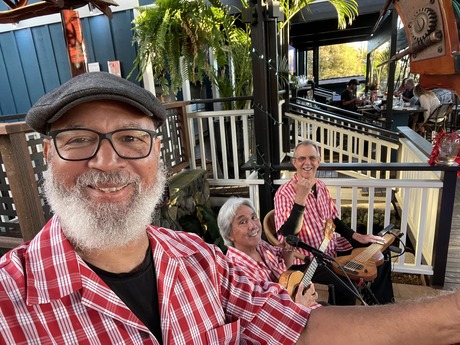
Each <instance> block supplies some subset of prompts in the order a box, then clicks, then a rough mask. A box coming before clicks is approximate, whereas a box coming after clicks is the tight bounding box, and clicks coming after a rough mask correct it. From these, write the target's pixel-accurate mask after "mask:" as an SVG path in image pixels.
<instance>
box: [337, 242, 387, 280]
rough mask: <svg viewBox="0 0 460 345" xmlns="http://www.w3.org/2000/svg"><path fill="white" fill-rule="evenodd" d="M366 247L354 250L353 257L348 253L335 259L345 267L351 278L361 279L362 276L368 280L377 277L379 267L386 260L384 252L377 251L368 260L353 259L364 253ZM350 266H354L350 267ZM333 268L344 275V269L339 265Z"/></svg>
mask: <svg viewBox="0 0 460 345" xmlns="http://www.w3.org/2000/svg"><path fill="white" fill-rule="evenodd" d="M365 249H366V248H357V249H355V250H353V257H351V256H352V255H348V256H339V257H337V258H336V259H335V260H336V261H337V262H338V263H339V265H340V266H342V267H344V269H345V272H346V273H347V274H348V276H349V277H350V279H351V280H360V279H361V278H362V279H363V280H364V281H366V282H367V281H371V280H374V279H375V278H377V267H378V266H380V265H381V264H383V260H384V257H383V254H382V252H378V253H376V254H375V255H374V256H372V257H370V258H369V259H368V260H367V261H366V262H356V261H353V259H354V258H355V257H356V256H358V255H359V254H360V253H362V252H363V251H364V250H365ZM349 266H351V267H353V268H348V267H349ZM333 268H334V271H335V272H336V273H338V274H341V275H344V274H343V272H342V270H340V268H338V267H337V266H335V265H333Z"/></svg>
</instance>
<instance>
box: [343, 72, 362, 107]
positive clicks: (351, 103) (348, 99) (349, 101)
mask: <svg viewBox="0 0 460 345" xmlns="http://www.w3.org/2000/svg"><path fill="white" fill-rule="evenodd" d="M357 85H358V79H350V81H349V82H348V84H347V88H346V89H345V90H344V91H343V92H342V94H341V97H340V99H341V103H342V104H341V105H342V106H341V107H342V108H343V109H346V110H350V111H355V112H356V111H357V110H358V106H357V105H358V104H361V103H362V101H361V100H360V99H359V98H358V97H356V86H357Z"/></svg>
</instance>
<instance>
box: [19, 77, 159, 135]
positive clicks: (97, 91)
mask: <svg viewBox="0 0 460 345" xmlns="http://www.w3.org/2000/svg"><path fill="white" fill-rule="evenodd" d="M104 99H105V100H107V99H108V100H116V101H120V102H124V103H127V104H130V105H132V106H134V107H136V108H138V109H139V110H141V111H142V112H143V113H144V114H146V115H148V116H151V117H152V119H153V121H154V123H155V124H156V125H157V126H161V125H162V124H163V122H164V121H165V118H166V110H165V108H164V107H163V104H162V103H161V102H160V101H159V100H158V99H157V98H156V97H155V96H154V95H153V94H152V93H151V92H150V91H147V90H146V89H144V88H142V87H140V86H138V85H136V84H134V83H132V82H130V81H128V80H126V79H123V78H120V77H117V76H115V75H113V74H110V73H107V72H88V73H83V74H80V75H78V76H76V77H74V78H72V79H70V80H69V81H68V82H66V83H64V84H62V85H61V86H59V87H58V88H56V89H54V90H53V91H51V92H49V93H47V94H46V95H44V96H43V97H42V98H40V99H39V100H38V101H37V102H36V103H35V104H34V105H33V106H32V108H30V110H29V112H28V113H27V116H26V122H27V124H28V125H29V126H30V127H31V128H33V129H34V130H36V131H37V132H39V133H43V134H46V131H47V129H48V125H49V124H51V123H53V122H55V121H57V120H58V119H59V118H60V117H61V116H62V115H64V114H65V113H66V112H67V111H69V110H70V109H71V108H73V107H75V106H76V105H79V104H82V103H86V102H90V101H96V100H104Z"/></svg>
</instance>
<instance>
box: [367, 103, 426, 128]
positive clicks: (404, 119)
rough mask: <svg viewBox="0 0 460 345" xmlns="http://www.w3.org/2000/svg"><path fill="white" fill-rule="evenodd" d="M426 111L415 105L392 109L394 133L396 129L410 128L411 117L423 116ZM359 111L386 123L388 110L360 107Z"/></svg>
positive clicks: (376, 107) (375, 107)
mask: <svg viewBox="0 0 460 345" xmlns="http://www.w3.org/2000/svg"><path fill="white" fill-rule="evenodd" d="M425 110H426V109H424V108H422V107H420V106H418V105H414V106H408V107H395V108H393V109H391V111H390V112H391V127H390V129H391V130H392V131H395V132H396V128H397V127H400V126H409V116H412V115H415V114H423V112H424V111H425ZM358 111H360V112H362V113H363V115H368V116H370V117H371V118H377V121H379V122H382V123H385V122H386V115H387V109H382V108H380V107H378V106H364V107H358Z"/></svg>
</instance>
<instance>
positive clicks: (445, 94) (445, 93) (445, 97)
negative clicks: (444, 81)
mask: <svg viewBox="0 0 460 345" xmlns="http://www.w3.org/2000/svg"><path fill="white" fill-rule="evenodd" d="M431 91H433V92H434V94H435V95H436V97H438V99H439V101H440V102H441V103H442V104H446V103H453V101H454V94H453V92H452V91H451V90H448V89H433V90H431Z"/></svg>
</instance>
